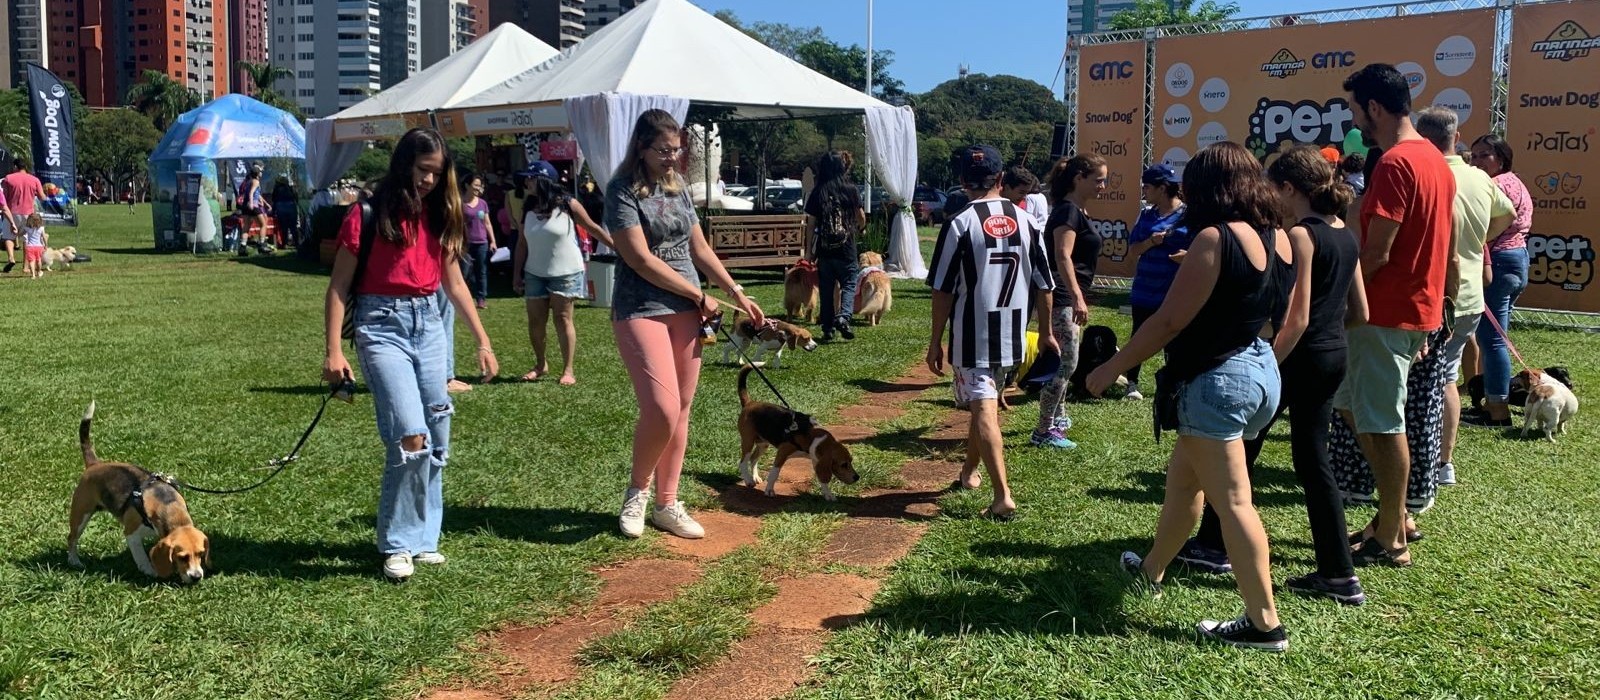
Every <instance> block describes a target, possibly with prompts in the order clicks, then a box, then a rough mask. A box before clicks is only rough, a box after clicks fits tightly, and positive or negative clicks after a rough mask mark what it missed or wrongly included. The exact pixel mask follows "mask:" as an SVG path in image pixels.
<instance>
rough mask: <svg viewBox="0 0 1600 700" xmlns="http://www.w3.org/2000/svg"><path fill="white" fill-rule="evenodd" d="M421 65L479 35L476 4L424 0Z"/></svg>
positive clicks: (457, 48)
mask: <svg viewBox="0 0 1600 700" xmlns="http://www.w3.org/2000/svg"><path fill="white" fill-rule="evenodd" d="M421 2H422V68H423V69H427V68H428V67H429V66H432V65H433V64H435V63H438V62H439V61H441V60H443V59H444V58H445V57H446V56H449V55H450V54H453V53H455V52H457V51H460V50H461V49H462V48H464V47H466V45H467V44H470V43H472V40H473V39H476V38H478V36H479V34H478V31H477V27H478V18H477V8H474V7H473V6H472V3H470V2H468V1H467V0H421Z"/></svg>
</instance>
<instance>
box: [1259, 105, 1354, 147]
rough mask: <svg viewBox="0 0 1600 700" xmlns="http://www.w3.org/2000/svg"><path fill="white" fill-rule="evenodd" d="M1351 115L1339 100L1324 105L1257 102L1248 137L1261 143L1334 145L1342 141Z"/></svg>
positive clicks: (1348, 106) (1348, 108) (1351, 117)
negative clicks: (1282, 142) (1284, 141)
mask: <svg viewBox="0 0 1600 700" xmlns="http://www.w3.org/2000/svg"><path fill="white" fill-rule="evenodd" d="M1353 118H1354V115H1353V114H1351V112H1350V103H1349V102H1346V101H1345V99H1344V98H1342V97H1335V98H1333V99H1330V100H1328V101H1327V102H1316V101H1313V100H1302V101H1300V102H1285V101H1283V100H1261V101H1260V102H1257V103H1256V111H1255V113H1254V114H1251V115H1250V134H1251V135H1252V136H1255V137H1257V138H1259V139H1261V142H1262V143H1264V144H1268V145H1270V144H1275V143H1278V142H1279V141H1283V140H1289V141H1296V142H1299V143H1337V142H1339V141H1343V140H1344V132H1345V131H1347V130H1349V128H1350V122H1351V120H1352V119H1353Z"/></svg>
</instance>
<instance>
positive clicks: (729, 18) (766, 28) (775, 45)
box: [714, 10, 865, 60]
mask: <svg viewBox="0 0 1600 700" xmlns="http://www.w3.org/2000/svg"><path fill="white" fill-rule="evenodd" d="M714 16H715V17H716V18H717V19H720V20H722V21H723V22H726V23H728V25H729V26H731V27H733V28H734V29H737V30H739V31H741V32H744V33H745V34H748V35H750V37H751V38H752V39H755V40H756V41H759V42H761V43H763V44H766V45H767V46H768V47H771V48H772V50H774V51H777V52H778V53H781V54H783V55H785V56H788V57H789V58H795V59H797V60H798V58H797V57H798V56H799V52H800V47H801V46H804V45H806V44H809V43H811V42H813V41H827V40H828V36H827V35H826V34H823V33H822V27H796V26H794V25H792V24H783V23H782V22H751V23H750V25H749V26H745V24H744V23H743V22H741V21H739V16H738V15H736V14H734V13H733V10H717V11H716V13H715V15H714ZM863 60H865V59H863Z"/></svg>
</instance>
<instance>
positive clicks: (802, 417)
mask: <svg viewBox="0 0 1600 700" xmlns="http://www.w3.org/2000/svg"><path fill="white" fill-rule="evenodd" d="M751 371H752V368H750V367H745V368H743V369H740V370H739V406H740V409H739V476H740V477H741V478H743V479H744V483H745V485H746V486H749V487H752V488H754V487H755V485H756V462H757V461H759V460H760V459H761V456H762V455H763V454H766V451H767V447H769V446H772V447H777V448H778V456H777V458H776V459H774V460H773V463H772V471H769V472H767V479H766V482H767V487H766V493H767V495H768V496H771V495H773V489H774V488H776V486H777V484H778V470H780V469H782V468H783V463H784V461H785V460H787V459H789V456H790V455H793V454H794V453H796V452H801V453H804V454H805V455H806V456H807V457H810V458H811V466H812V468H813V469H815V470H816V474H817V481H819V482H821V483H822V497H823V498H826V499H828V500H830V501H831V500H834V496H833V488H832V487H831V486H830V483H831V482H832V481H833V480H834V479H838V480H839V481H841V482H844V483H846V484H853V483H856V481H857V480H859V479H860V478H861V475H859V474H857V473H856V470H855V466H854V458H852V457H851V456H850V450H849V448H846V447H845V446H844V443H841V442H839V441H838V439H836V438H834V437H833V433H830V432H828V431H827V430H825V429H824V428H822V427H821V426H819V425H817V424H816V423H815V422H813V421H812V420H811V416H808V415H806V414H804V413H797V412H794V411H790V410H789V409H787V408H784V407H782V406H778V405H775V404H770V403H764V402H761V401H752V400H750V391H749V389H746V388H745V380H747V379H748V378H749V377H750V372H751Z"/></svg>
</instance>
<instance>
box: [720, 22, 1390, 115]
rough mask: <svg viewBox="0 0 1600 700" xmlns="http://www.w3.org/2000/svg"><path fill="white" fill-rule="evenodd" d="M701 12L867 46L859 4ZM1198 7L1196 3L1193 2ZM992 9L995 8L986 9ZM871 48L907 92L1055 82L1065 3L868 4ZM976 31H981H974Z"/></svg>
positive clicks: (1057, 86)
mask: <svg viewBox="0 0 1600 700" xmlns="http://www.w3.org/2000/svg"><path fill="white" fill-rule="evenodd" d="M1375 1H1377V0H1289V1H1288V2H1271V1H1269V0H1238V2H1239V6H1240V8H1241V10H1242V12H1241V13H1240V16H1241V17H1256V16H1262V15H1274V14H1291V13H1295V12H1312V11H1316V10H1328V9H1339V8H1345V7H1361V6H1366V5H1371V4H1374V2H1375ZM694 3H695V4H696V5H699V6H700V7H702V8H705V9H706V10H708V11H715V10H720V9H729V10H733V11H734V13H736V14H737V15H739V18H740V19H742V20H745V21H757V20H759V21H763V22H783V23H785V24H793V25H798V26H802V27H813V26H817V27H822V30H823V31H824V32H825V33H827V35H828V37H829V38H830V39H833V40H834V41H837V42H839V43H841V44H845V45H849V44H861V45H863V46H865V45H866V43H867V9H866V8H867V0H694ZM1196 4H1198V3H1196ZM993 6H1000V7H1004V8H1006V9H1005V10H1003V11H998V12H997V11H994V10H989V9H980V8H988V7H993ZM873 9H874V16H873V31H872V45H873V48H874V49H888V50H891V51H894V54H895V62H894V67H893V69H892V70H891V72H892V74H893V75H894V76H895V77H897V78H899V79H901V80H903V81H905V83H906V88H907V89H908V90H911V91H912V92H923V91H926V90H928V89H930V88H932V87H933V86H935V85H938V84H939V83H942V82H944V81H946V80H949V79H951V78H954V77H956V70H957V69H958V67H959V66H960V65H961V64H963V63H964V64H967V65H968V66H971V68H972V70H973V71H974V72H977V73H1005V74H1009V75H1018V76H1022V77H1024V78H1029V79H1031V80H1035V81H1037V82H1039V83H1042V84H1044V85H1046V86H1050V85H1051V84H1052V80H1054V81H1056V82H1055V86H1054V87H1055V88H1056V90H1055V91H1056V92H1057V93H1059V92H1060V81H1061V80H1064V79H1065V78H1056V68H1057V66H1058V65H1059V63H1060V61H1061V51H1062V49H1063V48H1064V46H1063V43H1064V40H1063V36H1064V35H1065V33H1066V24H1067V3H1066V2H1065V0H1014V1H1013V2H1008V3H1000V2H992V1H991V0H965V1H964V2H957V1H956V0H875V3H874V8H873ZM977 27H981V28H982V29H975V28H977Z"/></svg>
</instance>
